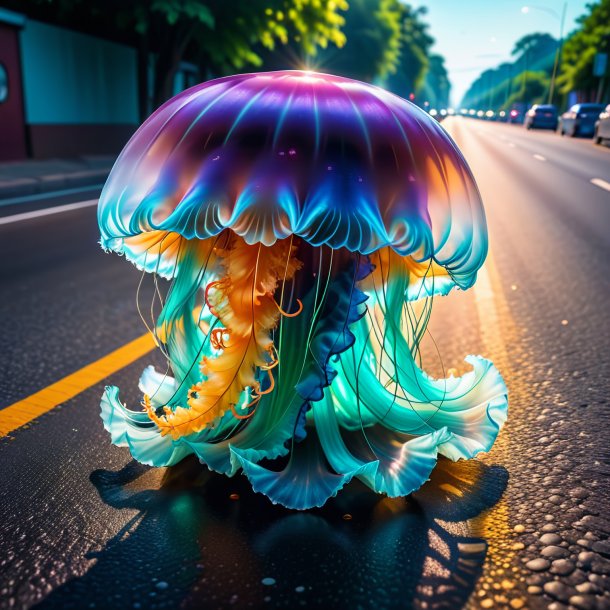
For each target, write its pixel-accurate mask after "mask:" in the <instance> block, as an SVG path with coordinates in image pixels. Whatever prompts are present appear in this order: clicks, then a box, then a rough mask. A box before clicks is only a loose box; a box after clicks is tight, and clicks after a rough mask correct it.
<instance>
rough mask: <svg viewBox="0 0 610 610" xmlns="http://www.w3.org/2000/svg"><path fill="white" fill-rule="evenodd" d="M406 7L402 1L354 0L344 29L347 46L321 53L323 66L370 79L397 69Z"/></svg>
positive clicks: (338, 72) (380, 76)
mask: <svg viewBox="0 0 610 610" xmlns="http://www.w3.org/2000/svg"><path fill="white" fill-rule="evenodd" d="M402 15H403V6H402V5H401V3H400V2H399V0H350V2H349V10H348V11H347V14H346V16H345V26H344V28H343V31H344V33H345V36H346V37H347V43H346V45H345V47H343V48H342V49H340V50H336V49H333V50H329V51H327V52H323V53H321V55H320V58H319V59H320V65H321V66H322V67H323V68H324V70H327V71H328V72H332V73H335V74H341V75H342V76H347V77H350V78H356V79H358V80H362V81H366V82H379V81H382V80H383V79H384V78H385V77H386V76H387V75H388V74H390V73H392V72H395V71H396V66H397V64H398V60H399V57H400V53H401V46H402V30H401V27H402Z"/></svg>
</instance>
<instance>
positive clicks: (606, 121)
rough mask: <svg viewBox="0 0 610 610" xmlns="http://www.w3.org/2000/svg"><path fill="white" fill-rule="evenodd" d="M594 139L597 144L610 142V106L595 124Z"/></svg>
mask: <svg viewBox="0 0 610 610" xmlns="http://www.w3.org/2000/svg"><path fill="white" fill-rule="evenodd" d="M593 139H594V140H595V143H596V144H601V143H602V142H603V141H604V140H609V141H610V104H608V105H607V106H606V108H605V110H604V111H603V112H602V113H601V114H600V115H599V119H597V123H595V133H594V134H593Z"/></svg>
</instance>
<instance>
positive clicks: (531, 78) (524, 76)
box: [504, 70, 551, 108]
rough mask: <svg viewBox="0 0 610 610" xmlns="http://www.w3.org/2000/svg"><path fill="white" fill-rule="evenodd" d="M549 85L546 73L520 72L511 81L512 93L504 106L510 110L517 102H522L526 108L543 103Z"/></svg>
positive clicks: (549, 80) (549, 81)
mask: <svg viewBox="0 0 610 610" xmlns="http://www.w3.org/2000/svg"><path fill="white" fill-rule="evenodd" d="M550 83H551V79H550V77H549V75H548V74H547V73H546V72H530V71H529V70H528V71H526V72H522V73H521V74H519V75H518V76H516V77H515V78H514V79H513V83H512V85H513V90H514V93H513V94H512V95H510V96H509V97H508V98H507V99H506V101H505V104H504V106H505V107H506V108H510V107H511V106H512V105H513V104H515V103H517V102H524V103H525V104H526V105H527V106H531V105H532V104H541V103H544V102H546V96H547V92H548V90H549V85H550Z"/></svg>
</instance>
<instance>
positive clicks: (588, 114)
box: [428, 103, 610, 144]
mask: <svg viewBox="0 0 610 610" xmlns="http://www.w3.org/2000/svg"><path fill="white" fill-rule="evenodd" d="M428 112H429V114H430V116H432V117H434V118H435V119H437V120H438V121H442V120H443V119H444V118H445V117H447V116H453V115H461V116H466V117H470V118H476V119H482V120H485V121H498V122H501V123H515V124H520V125H523V126H524V127H525V128H526V129H527V130H531V129H550V130H552V131H556V132H557V133H558V134H560V135H562V136H570V137H572V138H575V137H585V138H592V139H593V141H594V142H595V143H596V144H610V104H608V105H604V104H591V103H582V104H574V105H573V106H571V107H570V108H568V109H567V110H566V111H565V112H564V113H563V114H561V115H560V114H559V112H558V110H557V107H556V106H554V105H553V104H534V105H533V106H532V107H531V108H529V109H528V108H527V106H526V105H525V104H522V103H516V104H513V105H512V106H511V107H510V108H509V109H507V110H500V111H499V112H495V111H493V110H480V109H473V108H461V109H459V110H455V109H454V108H441V109H440V110H439V109H436V108H430V109H428Z"/></svg>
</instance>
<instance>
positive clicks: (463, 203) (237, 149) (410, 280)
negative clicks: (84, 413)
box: [98, 71, 507, 509]
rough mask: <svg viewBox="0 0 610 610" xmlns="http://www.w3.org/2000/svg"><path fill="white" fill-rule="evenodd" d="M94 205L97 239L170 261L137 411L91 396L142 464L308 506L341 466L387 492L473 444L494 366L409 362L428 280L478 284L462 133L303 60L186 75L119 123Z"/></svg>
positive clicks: (423, 317)
mask: <svg viewBox="0 0 610 610" xmlns="http://www.w3.org/2000/svg"><path fill="white" fill-rule="evenodd" d="M98 219H99V226H100V231H101V244H102V246H103V247H104V248H105V249H106V250H112V251H115V252H117V253H120V254H123V255H124V256H126V257H127V258H128V259H129V260H130V261H131V262H132V263H134V264H135V265H136V266H137V267H138V268H140V269H141V270H142V271H143V272H147V273H151V274H153V275H154V276H155V277H156V276H161V277H164V278H166V279H168V280H170V281H171V286H170V289H169V291H168V293H167V297H166V299H165V301H164V303H163V308H162V310H161V312H160V314H159V317H158V319H157V320H156V322H155V324H154V327H153V328H151V332H153V334H154V336H155V339H156V341H157V344H158V346H159V348H160V349H161V351H162V352H163V354H164V355H165V357H166V358H167V361H168V371H167V372H164V373H162V372H158V371H156V370H155V369H154V368H153V367H148V368H146V369H145V370H144V372H143V374H142V376H141V379H140V389H141V390H142V393H143V398H142V410H141V411H136V410H131V409H128V408H127V407H126V406H125V405H124V404H123V403H122V402H121V400H120V399H119V392H118V388H116V387H107V388H106V390H105V392H104V395H103V397H102V419H103V422H104V426H105V427H106V429H107V430H108V431H109V432H110V434H111V438H112V442H113V443H115V444H116V445H119V446H127V447H129V449H130V451H131V453H132V455H133V456H134V458H136V459H137V460H139V461H140V462H143V463H145V464H149V465H154V466H169V465H172V464H175V463H176V462H178V461H180V460H181V459H183V458H184V457H186V456H187V455H189V454H195V455H196V456H197V457H198V458H199V460H200V461H201V462H202V463H204V464H206V465H207V466H208V467H209V468H211V469H212V470H215V471H217V472H221V473H224V474H226V475H229V476H232V475H234V474H236V473H237V472H239V471H243V473H244V474H245V475H246V476H247V477H248V479H249V480H250V482H251V484H252V487H253V488H254V490H256V491H259V492H262V493H264V494H266V495H267V496H268V497H269V498H270V499H271V501H272V502H274V503H280V504H283V505H284V506H287V507H289V508H297V509H306V508H310V507H313V506H321V505H323V504H324V503H325V502H326V500H327V499H328V498H329V497H331V496H334V495H335V494H336V493H337V492H338V491H339V490H340V489H341V488H342V487H343V486H344V485H345V484H346V483H348V482H349V481H350V480H351V479H352V478H354V477H357V478H359V479H360V480H361V481H363V482H364V483H365V484H366V485H368V486H369V487H370V488H371V489H373V490H375V491H376V492H379V493H383V494H387V495H389V496H404V495H407V494H409V493H411V492H412V491H414V490H416V489H417V488H419V487H420V486H421V485H422V484H423V483H424V482H425V481H426V480H427V479H428V478H429V475H430V472H431V470H432V468H433V467H434V465H435V463H436V460H437V456H438V455H439V454H441V455H444V456H447V457H449V458H450V459H453V460H457V459H460V458H471V457H473V456H475V455H476V454H477V453H479V452H481V451H488V450H489V449H490V448H491V446H492V444H493V442H494V440H495V438H496V436H497V434H498V431H499V429H500V427H501V426H502V424H503V423H504V421H505V419H506V414H507V398H506V387H505V385H504V382H503V381H502V378H501V376H500V375H499V373H498V372H497V370H496V369H495V368H494V367H493V365H492V364H491V363H490V362H489V361H487V360H485V359H483V358H481V357H475V356H469V357H468V358H467V361H468V362H469V363H470V364H471V365H472V371H470V372H468V373H466V374H465V375H464V376H463V377H455V376H454V375H450V376H449V377H448V378H447V379H432V378H431V377H430V376H428V375H427V374H426V373H425V372H423V371H422V370H421V368H420V366H419V364H418V362H419V359H418V353H419V344H420V341H421V339H422V336H423V334H424V332H425V330H426V325H427V321H428V318H429V314H430V309H431V306H432V299H433V297H434V296H437V295H445V294H447V293H448V292H449V291H450V290H451V289H452V288H454V287H458V288H460V289H467V288H470V287H471V286H472V285H473V284H474V282H475V279H476V274H477V270H478V269H479V268H480V267H481V265H482V264H483V261H484V260H485V256H486V253H487V230H486V224H485V216H484V212H483V207H482V203H481V201H480V197H479V193H478V190H477V188H476V185H475V183H474V180H473V177H472V175H471V173H470V170H469V169H468V166H467V165H466V163H465V161H464V159H463V158H462V156H461V154H460V152H459V151H458V149H457V148H456V146H455V144H454V143H453V142H452V140H451V139H450V138H449V136H448V135H447V134H446V133H445V131H444V130H443V129H442V127H440V126H439V124H438V123H437V122H436V121H435V120H434V119H432V118H431V117H430V116H428V115H427V113H425V112H423V111H421V110H419V109H418V108H417V107H416V106H414V105H412V104H410V103H409V102H407V101H405V100H403V99H401V98H399V97H396V96H394V95H392V94H390V93H388V92H387V91H385V90H383V89H379V88H376V87H373V86H371V85H367V84H364V83H360V82H357V81H353V80H350V79H346V78H340V77H336V76H331V75H328V74H321V73H315V72H311V71H307V72H299V71H286V72H271V73H257V74H244V75H237V76H232V77H227V78H222V79H218V80H214V81H210V82H208V83H204V84H202V85H199V86H197V87H193V88H192V89H189V90H187V91H184V92H183V93H181V94H179V95H178V96H176V97H174V98H173V99H171V100H169V101H168V102H167V103H166V104H165V105H163V106H162V107H161V108H159V109H158V110H157V111H156V112H155V113H154V114H153V115H152V116H151V117H150V118H149V119H148V120H147V121H146V122H145V123H144V124H143V125H142V127H141V128H140V129H139V130H138V131H137V132H136V134H135V135H134V136H133V138H132V139H131V140H130V142H129V143H128V144H127V146H126V147H125V149H124V150H123V152H122V153H121V155H120V157H119V159H118V161H117V163H116V164H115V166H114V168H113V170H112V172H111V174H110V177H109V178H108V181H107V183H106V186H105V187H104V190H103V192H102V196H101V198H100V203H99V209H98ZM414 301H420V303H419V304H418V305H419V309H420V315H414Z"/></svg>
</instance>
